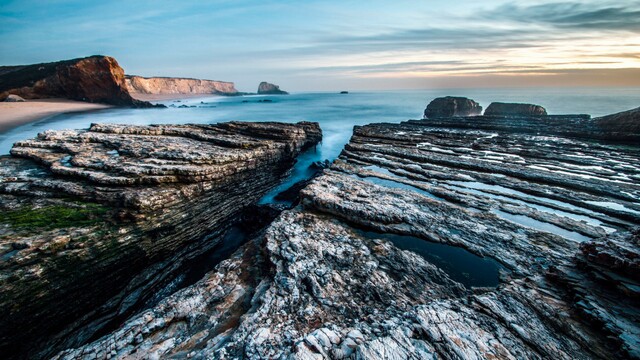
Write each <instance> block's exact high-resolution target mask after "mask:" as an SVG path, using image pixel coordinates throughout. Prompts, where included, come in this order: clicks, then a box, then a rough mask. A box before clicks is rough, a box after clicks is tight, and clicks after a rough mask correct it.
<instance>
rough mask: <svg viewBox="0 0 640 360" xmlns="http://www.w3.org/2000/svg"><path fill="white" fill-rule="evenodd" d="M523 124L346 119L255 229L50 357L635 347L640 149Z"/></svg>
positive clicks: (617, 353)
mask: <svg viewBox="0 0 640 360" xmlns="http://www.w3.org/2000/svg"><path fill="white" fill-rule="evenodd" d="M567 118H571V117H567ZM487 119H489V118H487ZM586 120H587V119H582V120H580V121H586ZM538 122H539V119H538V118H529V119H525V118H521V117H520V118H493V120H491V121H490V122H489V124H488V125H485V126H488V127H490V130H484V129H482V128H481V129H478V127H477V126H476V124H479V123H480V124H485V123H484V121H482V122H478V121H476V120H475V119H473V118H455V119H453V118H450V119H438V120H437V121H435V120H431V119H430V120H424V121H410V122H405V123H402V124H372V125H367V126H356V127H355V129H354V135H353V137H352V138H351V140H350V142H349V144H348V145H347V146H346V147H345V149H344V151H343V152H342V153H341V155H340V157H339V159H337V160H336V161H334V163H333V165H332V166H331V168H330V169H327V170H324V172H323V173H322V174H321V175H320V176H319V177H317V178H316V179H314V180H313V181H312V182H311V183H310V184H309V185H308V186H307V187H306V188H305V189H303V190H302V191H301V202H300V205H299V206H298V207H296V208H294V209H292V210H288V211H285V212H283V213H282V214H281V215H280V216H279V218H277V219H276V221H275V222H274V223H272V224H271V226H270V227H269V228H268V229H267V230H266V232H265V234H264V235H262V236H258V237H257V238H256V239H255V240H254V241H252V242H250V243H249V244H247V245H246V246H245V247H243V248H241V249H240V250H239V251H238V252H237V253H236V254H235V255H234V256H233V257H232V258H231V259H228V260H227V261H225V262H223V263H221V264H220V265H219V266H218V267H217V268H216V270H215V271H212V272H210V273H208V274H207V275H206V276H205V277H204V279H202V280H201V281H199V282H198V283H196V284H195V285H193V286H191V287H189V288H186V289H184V290H182V291H180V292H177V293H175V294H173V295H172V296H170V297H168V298H166V299H165V300H164V301H162V302H161V303H160V304H158V306H155V307H153V308H151V309H149V310H147V311H145V312H143V313H141V314H139V315H136V316H134V317H132V318H131V319H129V320H128V321H127V322H126V323H125V324H124V325H123V326H122V327H121V328H119V329H118V330H117V331H114V332H112V333H110V334H108V335H106V336H104V337H102V338H100V339H98V340H96V341H94V342H92V343H90V344H87V345H85V346H82V347H77V348H72V349H68V350H66V351H63V352H61V353H59V354H58V355H57V356H56V359H77V358H86V359H93V358H99V359H103V358H137V357H151V358H164V357H167V358H171V357H173V358H185V357H188V358H194V359H208V358H217V359H234V358H249V359H260V358H292V359H324V358H331V359H348V358H351V359H353V358H355V359H380V358H403V359H404V358H420V359H422V358H426V359H430V358H433V359H436V358H438V359H440V358H443V359H457V358H480V359H496V358H497V359H540V358H548V359H575V358H580V359H592V358H595V359H598V358H601V359H618V358H638V357H640V354H639V353H638V349H639V348H640V341H639V339H640V325H639V324H640V311H639V310H640V309H639V306H638V302H637V298H638V297H637V292H634V291H635V289H638V288H639V284H638V279H637V259H638V257H639V256H640V252H639V251H638V230H636V229H635V228H634V224H637V223H639V221H640V185H639V182H638V180H640V178H638V174H639V171H640V169H639V168H638V166H637V159H638V157H639V156H640V148H639V147H638V145H637V144H636V145H633V146H632V145H618V144H616V143H611V142H608V141H604V140H601V139H600V138H598V139H593V138H590V139H588V140H585V139H586V138H585V137H586V136H588V134H590V132H588V131H587V132H585V133H579V134H578V135H579V136H574V135H573V134H575V133H572V132H569V131H568V130H567V131H564V130H562V129H558V132H550V133H548V134H544V135H541V134H533V133H532V132H531V131H532V130H531V129H532V128H534V127H535V124H537V123H538ZM543 123H545V121H543ZM549 128H550V129H554V128H555V127H552V126H549ZM540 129H541V130H540ZM540 129H539V130H538V131H546V129H547V127H544V126H543V127H542V128H540ZM411 241H412V243H411V245H407V244H409V243H410V242H411ZM421 244H422V245H421ZM404 246H406V250H401V249H400V247H404ZM421 246H428V247H429V249H434V246H442V247H444V248H445V249H446V251H445V252H442V253H439V254H438V255H437V256H429V254H428V252H427V254H425V253H424V252H421V251H420V249H421ZM462 249H464V250H462ZM454 251H466V252H468V253H470V254H471V255H473V254H475V255H473V256H476V260H474V261H476V262H475V265H474V268H473V270H472V272H473V273H466V274H465V273H460V271H459V270H457V269H458V268H459V267H460V266H462V265H463V264H460V260H459V259H457V258H454V257H449V255H446V253H453V252H454ZM420 254H422V255H420ZM478 256H480V257H483V258H479V259H480V260H478ZM442 257H444V258H442ZM490 259H493V260H490ZM492 261H493V262H497V263H499V264H500V266H499V269H500V270H499V276H498V279H497V280H496V284H493V285H490V286H487V285H482V286H480V287H476V285H475V283H474V281H476V280H474V279H476V278H475V275H477V273H481V272H485V271H486V269H485V267H486V266H487V265H486V264H487V263H492ZM451 262H453V264H454V266H453V267H452V266H447V264H448V263H451ZM456 279H458V280H456ZM463 282H464V283H466V284H467V285H465V284H463ZM612 285H613V286H612Z"/></svg>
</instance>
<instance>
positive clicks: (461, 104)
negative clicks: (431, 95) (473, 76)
mask: <svg viewBox="0 0 640 360" xmlns="http://www.w3.org/2000/svg"><path fill="white" fill-rule="evenodd" d="M480 114H482V106H480V104H478V103H477V102H475V101H473V100H471V99H467V98H465V97H453V96H445V97H440V98H436V99H433V100H432V101H431V102H430V103H429V105H427V108H426V109H425V110H424V117H425V118H438V117H452V116H474V115H480Z"/></svg>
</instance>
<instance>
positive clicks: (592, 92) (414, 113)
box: [0, 88, 640, 201]
mask: <svg viewBox="0 0 640 360" xmlns="http://www.w3.org/2000/svg"><path fill="white" fill-rule="evenodd" d="M447 95H451V96H466V97H469V98H471V99H474V100H476V101H478V102H479V103H480V104H481V105H482V106H483V107H484V108H485V109H486V107H487V106H488V105H489V104H490V103H491V102H492V101H501V102H525V103H532V104H538V105H542V106H544V107H545V108H546V109H547V111H548V112H549V113H550V114H590V115H592V116H602V115H606V114H611V113H615V112H620V111H624V110H628V109H632V108H635V107H638V106H640V88H526V89H525V88H522V89H520V88H517V89H446V90H444V89H437V90H436V89H434V90H406V91H353V92H350V93H349V94H339V93H337V92H332V93H329V92H317V93H294V94H291V95H286V96H282V95H280V96H278V95H266V96H262V95H251V96H239V97H206V96H204V97H202V98H190V99H182V100H180V102H177V101H171V100H169V101H159V102H158V103H162V104H165V105H167V106H169V108H167V109H128V108H114V109H105V110H98V111H92V112H83V113H70V114H61V115H57V116H53V117H50V118H47V119H43V120H40V121H37V122H33V123H29V124H25V125H22V126H20V127H18V128H15V129H12V130H9V131H8V132H6V133H3V134H0V155H3V154H8V153H9V150H10V149H11V146H12V145H13V143H14V142H16V141H18V140H23V139H28V138H32V137H34V136H36V135H37V134H38V133H39V132H42V131H44V130H48V129H57V130H60V129H84V128H88V127H89V125H90V124H91V123H125V124H131V125H147V124H187V123H194V124H207V123H217V122H225V121H282V122H298V121H303V120H304V121H317V122H319V123H320V126H321V128H322V131H323V134H324V137H323V141H322V144H321V145H320V146H318V147H317V148H316V149H312V150H310V151H308V152H306V153H305V154H303V155H302V156H301V157H300V158H299V161H298V164H296V166H295V168H294V169H293V172H292V175H291V176H290V178H289V180H288V181H287V182H286V183H285V184H283V185H282V186H281V187H279V189H277V190H276V192H277V191H278V190H282V189H284V188H286V187H287V186H289V185H291V184H293V183H295V182H296V181H299V180H300V179H302V178H306V177H307V176H308V175H309V170H308V166H309V164H311V163H312V162H313V161H317V160H324V159H329V160H333V159H335V158H336V157H337V156H338V155H339V154H340V151H341V150H342V148H343V146H344V144H346V143H347V142H348V141H349V138H350V137H351V131H352V129H353V126H354V125H364V124H369V123H374V122H401V121H405V120H408V119H419V118H421V117H422V113H423V111H424V108H425V107H426V106H427V104H428V103H429V102H430V101H431V100H432V99H434V98H436V97H440V96H447ZM260 100H271V102H259V101H260ZM181 105H186V106H189V107H186V108H180V107H179V106H181ZM191 106H193V107H191ZM271 196H272V195H270V196H267V197H266V198H265V199H264V201H272V199H271Z"/></svg>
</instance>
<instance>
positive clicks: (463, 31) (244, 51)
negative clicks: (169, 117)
mask: <svg viewBox="0 0 640 360" xmlns="http://www.w3.org/2000/svg"><path fill="white" fill-rule="evenodd" d="M159 2H160V3H161V2H162V1H159ZM165 5H166V6H165ZM53 15H56V16H53ZM638 19H640V0H625V1H608V0H531V1H510V0H486V1H482V2H478V1H471V0H459V1H456V2H455V3H454V2H451V1H448V0H434V1H409V0H397V1H394V2H388V1H382V0H371V1H367V2H358V1H350V2H345V1H338V0H328V1H314V0H310V1H305V2H282V1H275V0H264V1H253V0H244V1H213V2H206V3H205V4H203V3H202V2H196V1H184V2H180V3H179V4H176V3H175V2H174V3H167V4H158V2H145V1H140V2H135V3H131V4H127V5H126V6H124V5H123V4H118V5H117V6H116V4H112V3H110V2H101V1H77V0H66V1H60V2H51V3H47V4H42V3H38V2H35V1H34V0H24V1H20V2H8V3H7V4H6V5H3V6H2V7H1V8H0V20H2V22H1V23H0V35H2V36H3V39H5V41H3V42H1V43H0V64H3V65H8V64H21V63H34V62H40V61H52V60H59V59H64V58H70V57H76V56H86V55H90V54H94V53H102V54H108V55H112V56H115V57H116V58H118V60H119V61H120V63H121V64H122V65H123V66H124V67H125V69H126V70H127V72H128V73H133V74H139V75H148V76H158V75H163V76H186V77H199V78H208V79H220V80H232V81H235V82H236V84H237V85H238V88H240V89H253V88H254V87H255V86H256V84H257V83H258V82H259V81H262V80H265V79H274V81H275V80H277V82H278V83H279V84H280V85H282V86H283V87H286V88H287V89H292V90H322V89H334V88H336V87H349V88H368V89H372V88H373V89H375V88H378V89H383V88H418V87H446V86H453V87H457V86H537V85H553V86H555V85H562V86H603V85H606V86H616V85H624V86H640V21H638ZM45 29H46V31H45Z"/></svg>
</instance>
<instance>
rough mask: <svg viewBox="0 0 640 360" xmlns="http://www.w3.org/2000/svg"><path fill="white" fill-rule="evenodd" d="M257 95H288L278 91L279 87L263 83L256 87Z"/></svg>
mask: <svg viewBox="0 0 640 360" xmlns="http://www.w3.org/2000/svg"><path fill="white" fill-rule="evenodd" d="M258 94H259V95H287V94H289V93H288V92H286V91H284V90H280V87H279V86H278V85H275V84H271V83H268V82H266V81H263V82H261V83H260V85H258Z"/></svg>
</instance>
